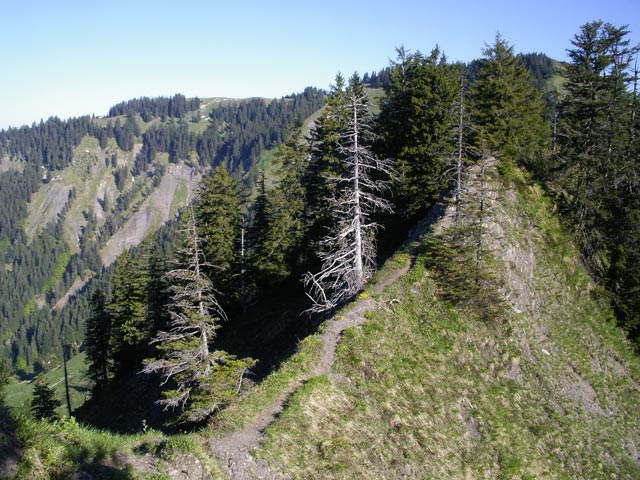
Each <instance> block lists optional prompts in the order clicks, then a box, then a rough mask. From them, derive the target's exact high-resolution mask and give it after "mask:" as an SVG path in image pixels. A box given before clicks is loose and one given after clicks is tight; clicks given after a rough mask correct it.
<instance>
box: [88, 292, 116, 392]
mask: <svg viewBox="0 0 640 480" xmlns="http://www.w3.org/2000/svg"><path fill="white" fill-rule="evenodd" d="M89 306H90V309H91V316H90V317H89V318H88V319H87V321H86V323H85V340H84V343H85V352H86V355H87V356H86V361H87V375H88V376H89V378H90V379H91V380H92V381H93V384H94V390H96V391H97V390H100V389H101V388H103V387H104V386H105V385H107V383H108V381H109V372H110V371H111V359H110V356H109V340H110V338H111V318H110V316H109V313H108V312H107V308H106V303H105V296H104V293H102V291H101V290H96V291H95V293H94V294H93V295H92V296H91V300H90V302H89Z"/></svg>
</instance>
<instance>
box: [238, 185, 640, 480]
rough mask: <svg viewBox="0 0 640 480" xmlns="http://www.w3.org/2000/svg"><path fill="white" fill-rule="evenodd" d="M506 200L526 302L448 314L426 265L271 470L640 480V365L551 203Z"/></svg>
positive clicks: (345, 363) (357, 333) (284, 432)
mask: <svg viewBox="0 0 640 480" xmlns="http://www.w3.org/2000/svg"><path fill="white" fill-rule="evenodd" d="M503 193H504V197H505V198H506V200H505V203H504V204H503V206H502V207H500V210H501V213H500V215H501V217H500V224H501V225H502V226H503V232H502V233H503V234H502V235H501V236H500V238H499V239H497V240H496V241H495V242H494V247H496V248H498V249H500V250H499V251H497V252H496V253H497V254H498V255H500V252H505V251H506V250H507V249H508V248H512V249H514V251H518V252H519V253H520V254H519V255H515V256H511V257H509V255H503V256H502V258H504V259H505V268H504V273H503V277H504V278H503V281H504V284H505V290H506V292H508V293H510V294H511V295H513V296H516V295H519V300H518V301H517V303H516V304H512V305H513V308H512V309H506V310H505V312H504V315H503V318H501V319H500V321H498V322H492V323H491V324H489V323H485V322H482V321H480V320H478V319H477V318H476V317H475V315H474V314H473V312H464V311H461V310H458V309H456V308H454V307H451V306H448V305H445V304H443V303H442V302H441V300H440V299H439V297H438V296H437V294H436V293H437V290H438V286H437V285H436V282H435V280H434V278H433V277H432V275H431V273H430V271H429V268H428V266H426V264H425V263H426V262H425V257H424V256H422V257H419V258H418V260H417V262H416V264H415V266H414V267H413V269H412V270H411V271H410V273H409V274H407V275H406V276H405V277H404V278H402V279H401V281H400V282H398V283H397V284H396V285H394V286H392V287H391V288H390V289H388V291H387V293H386V294H385V297H384V300H385V303H386V306H385V307H383V308H380V309H378V310H377V311H376V312H375V313H374V314H372V315H371V318H370V321H369V322H368V323H367V324H365V325H364V326H363V327H362V328H356V329H353V330H350V331H347V332H345V335H344V337H343V341H342V343H341V344H340V346H339V351H338V357H337V366H336V370H337V373H338V374H339V377H337V378H338V380H337V381H336V380H335V379H333V380H329V379H328V378H327V377H319V378H316V379H314V380H312V381H310V382H308V383H306V384H305V385H304V386H303V387H302V388H301V389H299V390H298V391H297V392H296V393H295V394H294V395H293V396H292V397H291V398H290V399H289V401H288V407H287V409H286V410H285V411H284V412H283V413H282V414H281V415H280V417H279V419H278V421H277V422H275V423H274V424H273V425H272V426H271V427H270V428H269V429H267V432H266V442H265V443H264V444H263V447H262V448H260V449H259V451H258V452H256V453H257V454H258V455H259V456H260V457H262V458H263V459H265V460H267V461H268V463H269V464H270V466H271V468H272V469H274V470H275V471H280V472H281V473H283V474H288V475H291V477H293V478H317V477H322V478H347V477H351V478H367V477H371V475H375V476H376V477H378V478H382V477H385V478H399V477H405V476H406V477H407V478H460V477H467V478H469V477H470V478H479V477H488V478H498V477H505V478H540V477H544V478H566V477H570V478H602V477H604V476H611V475H613V474H615V475H617V478H638V475H640V461H639V459H638V455H637V453H636V452H637V446H638V445H640V433H639V431H638V427H637V425H638V424H640V423H639V422H640V418H639V417H640V414H639V413H638V410H637V405H638V402H640V384H639V383H638V382H639V381H640V362H639V360H638V358H637V357H634V356H633V354H632V353H631V351H630V349H629V347H628V345H627V343H626V342H625V340H624V338H623V335H622V334H621V333H620V332H619V331H617V330H616V329H615V327H614V326H613V325H612V323H611V316H610V312H609V311H608V310H607V308H605V307H602V306H600V305H599V304H598V301H597V300H596V299H594V296H593V295H590V293H589V291H590V288H591V285H590V281H589V278H588V277H587V275H586V273H585V272H584V270H583V269H582V267H581V266H580V264H579V263H578V262H577V260H576V258H577V257H576V255H575V251H574V249H573V248H572V247H571V244H570V243H569V242H568V240H567V237H566V235H565V234H564V233H563V232H562V230H561V228H560V226H559V224H558V221H557V219H556V218H554V217H552V216H551V215H550V213H549V212H550V210H551V205H550V204H549V202H548V201H547V200H546V199H545V198H544V197H543V196H542V195H541V193H540V190H539V189H538V188H536V187H529V186H522V187H520V188H519V189H518V191H517V192H513V191H512V192H510V193H509V192H503ZM527 259H528V260H527ZM528 271H530V273H531V276H527V275H525V273H527V272H528ZM519 274H522V275H521V276H522V277H524V278H525V280H524V281H514V279H516V277H517V276H518V275H519ZM510 276H511V279H509V278H508V277H510ZM514 286H517V288H519V289H521V290H522V291H519V292H515V291H514V290H513V288H514ZM510 289H511V290H510ZM397 301H399V302H397ZM516 305H517V307H516ZM525 305H527V308H526V310H523V307H524V306H525ZM517 312H521V313H517ZM247 401H248V400H247Z"/></svg>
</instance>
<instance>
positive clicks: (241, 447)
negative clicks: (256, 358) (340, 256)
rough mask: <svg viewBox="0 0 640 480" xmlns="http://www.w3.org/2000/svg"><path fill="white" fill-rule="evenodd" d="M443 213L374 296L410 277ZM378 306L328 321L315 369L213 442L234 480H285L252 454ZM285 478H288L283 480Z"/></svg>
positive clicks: (422, 229)
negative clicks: (346, 332) (240, 426)
mask: <svg viewBox="0 0 640 480" xmlns="http://www.w3.org/2000/svg"><path fill="white" fill-rule="evenodd" d="M443 213H444V208H442V204H440V203H439V204H438V205H436V207H434V208H432V209H431V211H430V212H429V214H428V215H427V216H426V217H425V218H424V219H423V220H422V221H421V222H420V223H418V225H416V227H414V228H413V229H412V231H411V232H410V233H409V238H408V240H407V241H406V242H405V244H404V245H403V247H402V248H405V247H409V258H408V259H407V261H406V262H405V264H404V265H403V266H402V267H400V268H397V269H394V270H391V271H390V272H388V273H387V274H386V275H385V276H384V277H382V278H380V279H379V280H378V281H377V282H376V284H375V285H374V286H373V293H375V294H380V293H382V292H383V291H384V290H385V289H386V288H387V287H388V286H389V285H391V284H393V283H394V282H395V281H396V280H397V279H398V278H400V277H401V276H402V275H404V274H405V273H407V272H408V271H409V269H410V268H411V266H412V265H413V262H414V261H415V257H416V255H417V250H418V247H419V245H420V244H419V242H417V240H418V238H419V237H420V236H422V235H423V234H424V233H426V232H428V231H429V229H430V227H431V225H433V223H434V222H435V221H436V220H437V219H439V218H440V217H441V216H442V215H443ZM377 306H378V302H377V300H375V299H374V298H372V297H371V296H367V297H363V298H359V299H357V300H355V301H353V302H352V303H351V304H350V305H349V308H348V310H347V311H346V312H345V313H344V314H341V315H340V316H334V317H333V318H331V319H330V320H328V324H327V327H326V328H325V330H324V331H323V333H322V337H321V342H322V353H321V356H320V361H319V362H318V363H317V364H316V365H315V366H314V367H313V369H312V370H311V371H309V373H308V374H307V376H306V377H304V378H302V379H301V380H300V381H298V382H296V383H294V384H292V385H291V386H289V388H288V389H287V390H285V391H283V392H282V393H281V394H280V396H278V398H276V399H275V400H274V401H273V402H272V403H271V404H270V405H269V406H268V407H267V408H265V409H264V410H263V411H262V412H260V414H259V415H258V416H257V417H256V418H255V419H254V420H253V422H251V424H250V425H248V426H247V427H246V428H245V429H244V430H241V431H237V432H232V433H230V434H229V435H227V436H226V437H224V438H220V439H218V438H211V439H210V440H209V447H210V448H211V451H212V452H213V454H214V455H216V456H217V457H218V458H220V459H221V460H222V461H223V465H224V467H225V468H226V470H227V472H228V473H229V476H230V478H232V479H234V480H256V479H260V480H263V479H264V480H277V479H280V478H283V477H280V476H278V475H276V474H275V473H274V472H273V471H272V470H271V469H270V468H269V466H268V465H267V464H266V462H264V461H262V460H260V459H256V458H254V457H253V455H251V451H252V450H254V449H255V448H257V447H258V446H259V444H260V441H261V440H262V439H263V437H264V431H265V430H266V429H267V428H268V427H269V425H271V424H272V423H273V422H274V421H275V420H276V419H277V418H278V416H279V415H280V412H282V410H283V409H284V406H285V405H286V403H287V400H288V399H289V397H291V395H293V393H295V391H296V390H297V389H298V388H300V386H302V385H303V384H304V383H305V382H307V381H308V380H309V379H310V378H313V377H317V376H321V375H327V376H330V375H331V374H332V371H333V365H334V362H335V356H336V349H337V346H338V343H339V341H340V337H341V336H342V332H343V331H344V330H345V329H347V328H352V327H356V326H358V325H362V324H363V323H365V322H366V316H365V314H366V313H367V312H369V311H372V310H374V309H375V308H376V307H377ZM284 478H286V477H284Z"/></svg>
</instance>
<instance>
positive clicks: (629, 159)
mask: <svg viewBox="0 0 640 480" xmlns="http://www.w3.org/2000/svg"><path fill="white" fill-rule="evenodd" d="M628 37H629V30H628V28H627V27H626V26H622V27H616V26H614V25H611V24H609V23H604V22H601V21H594V22H589V23H587V24H585V25H583V26H582V27H581V29H580V32H579V33H578V34H576V35H575V38H574V39H573V41H572V45H573V48H572V49H570V50H569V51H568V52H569V57H570V59H571V63H570V64H569V65H568V66H567V68H566V70H565V79H566V88H567V92H568V93H567V95H566V97H565V98H564V100H563V101H562V103H561V108H560V118H559V140H558V144H559V151H558V154H557V157H556V168H555V169H554V170H553V175H554V178H552V179H550V183H551V184H552V186H553V187H555V189H556V190H557V191H559V192H560V193H561V197H560V199H561V201H562V206H563V208H564V210H565V212H566V213H567V214H568V218H569V222H570V224H571V226H572V228H573V230H574V232H575V234H576V237H577V239H578V242H579V244H580V246H581V250H582V254H583V257H584V259H585V261H586V263H587V265H588V266H589V267H590V269H591V271H592V273H593V274H594V275H595V276H596V277H597V278H598V279H599V280H601V281H603V282H604V284H605V285H606V286H607V287H608V289H609V293H610V294H612V299H613V304H614V307H615V308H616V311H617V313H618V317H619V319H620V321H621V323H622V325H623V326H624V327H625V328H626V329H627V330H628V331H629V332H630V334H631V336H632V337H633V338H635V339H636V342H637V339H638V338H640V304H639V302H638V295H637V291H638V286H639V285H640V275H638V268H637V265H638V261H639V260H640V256H639V254H638V251H639V247H640V244H639V240H638V239H639V238H640V220H639V218H640V213H639V212H640V204H639V202H638V190H639V188H640V180H639V178H640V162H639V161H638V158H639V156H638V153H639V149H638V137H637V131H638V119H637V115H636V108H637V106H636V105H637V66H636V63H635V62H636V56H637V54H638V51H639V50H640V46H638V45H631V42H630V40H629V38H628Z"/></svg>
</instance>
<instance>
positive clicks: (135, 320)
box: [107, 250, 152, 375]
mask: <svg viewBox="0 0 640 480" xmlns="http://www.w3.org/2000/svg"><path fill="white" fill-rule="evenodd" d="M147 282H148V272H147V268H146V265H144V264H143V263H142V262H141V261H140V259H134V258H132V257H131V256H130V254H129V252H128V251H127V250H125V251H124V252H122V254H120V256H119V257H118V259H117V260H116V265H115V270H114V274H113V289H112V292H111V299H110V301H109V304H108V307H107V312H108V314H109V317H110V318H111V332H112V334H111V339H110V346H109V357H110V358H111V359H112V362H113V373H114V374H115V375H122V374H124V373H128V372H130V371H132V370H134V369H135V368H137V367H138V364H139V362H140V361H141V360H142V359H143V358H144V357H145V356H146V354H147V343H148V341H149V338H150V337H151V335H152V323H151V322H150V321H149V319H148V318H147V315H146V300H147V295H146V287H147Z"/></svg>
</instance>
